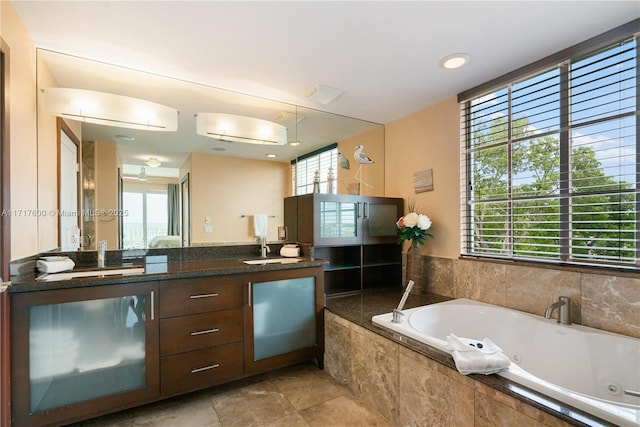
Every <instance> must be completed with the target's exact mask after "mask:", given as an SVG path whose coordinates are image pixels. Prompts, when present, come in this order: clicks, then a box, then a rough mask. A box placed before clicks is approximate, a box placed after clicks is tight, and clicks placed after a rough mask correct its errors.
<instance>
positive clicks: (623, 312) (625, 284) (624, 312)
mask: <svg viewBox="0 0 640 427" xmlns="http://www.w3.org/2000/svg"><path fill="white" fill-rule="evenodd" d="M581 306H582V324H583V325H585V326H589V327H592V328H598V329H604V330H606V331H610V332H615V333H619V334H624V335H630V336H632V337H636V338H640V279H634V278H628V277H613V276H603V275H595V274H582V300H581Z"/></svg>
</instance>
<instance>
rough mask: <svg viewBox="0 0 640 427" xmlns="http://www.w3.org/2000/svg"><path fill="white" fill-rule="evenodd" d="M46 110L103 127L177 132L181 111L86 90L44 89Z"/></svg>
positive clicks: (126, 97) (140, 100)
mask: <svg viewBox="0 0 640 427" xmlns="http://www.w3.org/2000/svg"><path fill="white" fill-rule="evenodd" d="M44 108H45V110H46V111H47V112H48V113H50V114H53V115H56V116H59V117H64V118H67V119H71V120H78V121H82V122H87V123H96V124H99V125H108V126H117V127H121V128H129V129H142V130H154V131H166V132H175V131H176V130H177V129H178V110H176V109H174V108H170V107H167V106H165V105H161V104H156V103H155V102H150V101H145V100H144V99H138V98H131V97H128V96H121V95H114V94H112V93H105V92H95V91H92V90H84V89H71V88H60V87H56V88H49V89H44Z"/></svg>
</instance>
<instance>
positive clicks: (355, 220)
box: [299, 194, 362, 246]
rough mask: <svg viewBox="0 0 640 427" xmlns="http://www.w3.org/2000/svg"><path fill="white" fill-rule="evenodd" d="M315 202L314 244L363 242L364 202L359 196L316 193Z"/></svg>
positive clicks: (327, 244) (331, 244) (334, 244)
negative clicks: (361, 201) (362, 202)
mask: <svg viewBox="0 0 640 427" xmlns="http://www.w3.org/2000/svg"><path fill="white" fill-rule="evenodd" d="M313 203H314V212H313V222H314V224H313V229H314V238H313V243H314V245H316V246H337V245H354V244H359V243H362V236H361V233H362V228H361V221H362V204H361V203H360V198H359V197H358V196H344V195H325V194H316V195H314V196H313ZM299 232H300V231H299Z"/></svg>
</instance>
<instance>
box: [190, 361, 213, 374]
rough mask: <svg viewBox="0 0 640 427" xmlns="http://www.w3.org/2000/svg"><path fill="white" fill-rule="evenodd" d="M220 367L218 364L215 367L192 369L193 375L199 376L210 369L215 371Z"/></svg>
mask: <svg viewBox="0 0 640 427" xmlns="http://www.w3.org/2000/svg"><path fill="white" fill-rule="evenodd" d="M219 366H220V364H219V363H216V364H215V365H209V366H203V367H202V368H193V369H191V373H192V374H197V373H198V372H202V371H208V370H209V369H215V368H218V367H219Z"/></svg>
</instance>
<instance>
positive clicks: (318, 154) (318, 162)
mask: <svg viewBox="0 0 640 427" xmlns="http://www.w3.org/2000/svg"><path fill="white" fill-rule="evenodd" d="M291 167H292V174H291V176H292V178H293V183H292V187H293V188H294V189H295V195H296V196H298V195H301V194H309V193H313V185H314V179H315V175H316V171H317V172H318V175H319V187H320V192H321V193H329V191H328V190H329V189H328V188H327V186H328V185H329V184H328V182H329V180H328V179H327V177H328V176H330V175H333V177H334V179H332V180H331V186H332V189H331V193H332V194H335V193H336V187H335V186H336V180H335V174H336V172H337V170H338V169H337V168H338V144H331V145H329V146H327V147H324V148H321V149H319V150H316V151H314V152H312V153H309V154H306V155H304V156H300V157H299V158H298V159H296V160H292V161H291Z"/></svg>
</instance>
